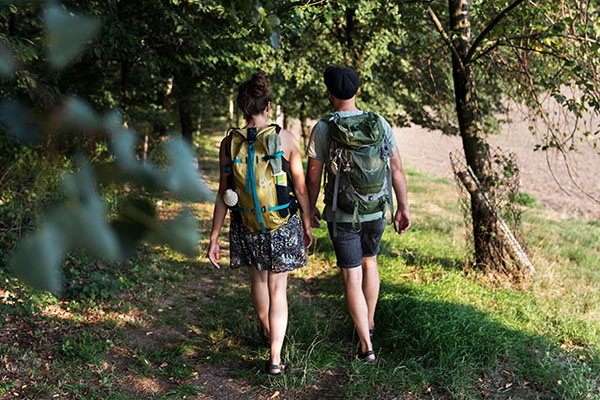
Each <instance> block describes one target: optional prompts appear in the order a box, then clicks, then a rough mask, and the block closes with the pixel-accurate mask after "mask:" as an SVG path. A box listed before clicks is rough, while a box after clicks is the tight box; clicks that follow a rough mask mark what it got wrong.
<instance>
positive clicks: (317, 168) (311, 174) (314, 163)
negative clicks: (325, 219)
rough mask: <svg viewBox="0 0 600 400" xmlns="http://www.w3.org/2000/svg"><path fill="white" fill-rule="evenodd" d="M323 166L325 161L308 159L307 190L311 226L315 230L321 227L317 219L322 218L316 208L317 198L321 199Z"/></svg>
mask: <svg viewBox="0 0 600 400" xmlns="http://www.w3.org/2000/svg"><path fill="white" fill-rule="evenodd" d="M323 164H324V162H323V161H320V160H317V159H316V158H312V157H309V158H308V167H307V169H306V188H307V190H308V202H309V205H310V217H311V225H312V227H313V228H318V227H319V221H317V218H320V217H321V216H320V215H319V211H318V210H317V207H316V206H317V198H318V197H319V190H320V189H321V173H322V172H323Z"/></svg>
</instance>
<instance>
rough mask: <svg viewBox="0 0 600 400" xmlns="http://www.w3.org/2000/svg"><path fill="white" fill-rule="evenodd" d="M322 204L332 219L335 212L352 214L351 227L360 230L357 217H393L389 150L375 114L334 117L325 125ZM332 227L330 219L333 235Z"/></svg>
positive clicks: (390, 150) (390, 153) (379, 119)
mask: <svg viewBox="0 0 600 400" xmlns="http://www.w3.org/2000/svg"><path fill="white" fill-rule="evenodd" d="M329 137H330V147H329V157H328V159H327V168H326V178H325V179H326V183H325V204H329V205H331V210H332V212H333V213H334V215H335V212H336V210H337V209H338V208H339V209H340V210H342V211H344V212H345V213H348V214H352V227H353V229H354V230H357V227H356V225H357V224H358V226H359V228H358V229H360V219H359V216H360V215H363V214H372V213H376V212H378V211H384V210H385V207H386V204H389V206H390V211H391V213H392V215H393V214H394V205H393V196H392V174H391V169H390V167H389V163H388V160H389V158H390V157H391V156H392V148H391V145H390V143H389V140H388V139H387V137H386V136H385V130H384V128H383V124H382V122H381V118H380V117H379V116H378V115H377V114H375V113H363V114H359V115H352V116H348V117H339V116H336V115H335V114H334V117H333V119H332V120H331V121H330V122H329ZM335 234H336V223H335V218H334V235H335Z"/></svg>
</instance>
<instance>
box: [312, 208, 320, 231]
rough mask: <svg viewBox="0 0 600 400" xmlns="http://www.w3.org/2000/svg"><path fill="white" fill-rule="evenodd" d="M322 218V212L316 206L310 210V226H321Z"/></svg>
mask: <svg viewBox="0 0 600 400" xmlns="http://www.w3.org/2000/svg"><path fill="white" fill-rule="evenodd" d="M320 220H321V213H320V212H319V210H318V209H317V208H316V207H315V208H313V209H312V210H310V226H311V227H313V228H319V227H320V226H321V224H320V223H319V221H320Z"/></svg>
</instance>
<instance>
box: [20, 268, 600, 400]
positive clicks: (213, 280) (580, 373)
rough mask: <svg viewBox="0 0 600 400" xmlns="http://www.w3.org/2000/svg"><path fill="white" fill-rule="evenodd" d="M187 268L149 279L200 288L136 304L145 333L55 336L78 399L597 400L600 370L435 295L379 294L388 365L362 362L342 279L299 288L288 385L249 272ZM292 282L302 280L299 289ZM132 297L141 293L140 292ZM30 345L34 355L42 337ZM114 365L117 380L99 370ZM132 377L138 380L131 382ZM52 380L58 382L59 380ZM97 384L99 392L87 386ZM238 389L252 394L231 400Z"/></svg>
mask: <svg viewBox="0 0 600 400" xmlns="http://www.w3.org/2000/svg"><path fill="white" fill-rule="evenodd" d="M194 264H195V263H194ZM186 266H187V267H190V265H189V264H188V263H182V262H178V261H171V262H169V263H168V265H164V264H163V265H161V266H160V267H157V268H156V269H154V268H152V269H149V270H148V272H147V273H146V276H144V277H143V278H144V279H143V280H141V281H140V283H141V282H146V281H148V280H150V279H153V278H154V279H160V280H162V281H164V282H165V284H169V283H171V282H174V283H177V284H178V285H185V284H186V283H188V282H187V281H188V280H189V281H190V282H189V283H192V282H196V283H195V285H198V284H201V285H202V287H198V286H196V287H187V286H186V287H185V289H184V290H183V291H181V292H180V293H167V292H165V293H164V296H165V298H166V300H164V301H161V302H160V304H159V305H156V304H154V303H152V302H151V301H150V300H156V299H148V301H147V302H146V301H140V299H139V298H138V299H136V301H138V302H137V303H136V304H138V306H143V305H146V306H147V307H149V308H148V311H149V312H148V315H147V317H146V318H147V319H148V321H145V323H148V325H141V326H125V327H117V326H116V325H115V323H114V322H112V323H107V322H98V323H86V324H80V323H77V322H75V321H73V322H69V324H72V326H73V330H72V331H69V330H67V335H66V336H56V337H49V338H48V340H49V343H50V347H49V348H48V349H47V350H46V351H48V353H49V354H50V355H52V360H53V361H51V368H52V370H56V371H61V373H60V380H62V381H63V382H67V384H68V385H70V386H69V390H70V391H71V392H72V393H74V394H78V395H80V396H87V397H89V398H92V397H93V396H96V398H121V399H125V398H140V397H139V396H142V397H143V398H165V399H166V398H181V396H183V395H186V394H190V395H193V394H194V393H195V391H196V392H202V391H206V390H213V388H212V387H211V386H210V385H212V384H213V382H209V380H208V379H207V378H205V377H203V375H202V373H203V371H207V370H208V371H211V373H216V374H217V375H218V378H219V379H218V381H217V382H218V384H223V385H232V386H227V387H226V388H225V389H223V390H224V391H222V392H219V393H218V394H222V395H223V397H222V398H240V397H244V396H246V397H248V396H253V395H259V394H260V395H264V394H266V393H268V395H271V394H272V393H273V390H275V389H277V390H279V391H280V392H281V393H282V396H285V395H286V393H287V394H289V397H294V398H327V397H332V396H337V397H338V398H343V397H346V398H382V399H384V398H395V397H397V396H398V394H401V393H404V394H406V393H408V392H412V393H417V394H421V393H424V391H425V390H429V389H430V388H431V389H430V391H429V392H427V395H423V396H422V397H423V398H430V396H435V397H436V398H474V397H480V396H481V393H485V392H491V393H495V394H497V396H499V398H508V397H509V396H510V395H512V396H513V398H560V399H569V398H571V399H578V398H585V396H586V395H587V394H588V393H596V392H593V391H594V390H596V388H595V387H596V386H595V385H597V384H598V382H597V381H596V379H597V376H598V374H599V369H600V367H599V366H598V364H597V361H596V364H594V362H595V361H594V360H593V359H590V356H589V355H587V356H588V358H587V360H588V363H587V364H586V363H584V362H582V361H580V360H578V358H577V355H576V354H565V353H562V352H561V351H560V349H559V348H557V347H556V346H555V345H553V344H552V343H550V342H548V341H547V340H546V339H544V338H542V337H540V336H538V335H532V334H529V333H526V332H522V331H519V330H515V329H512V328H509V327H507V326H505V325H503V324H501V323H499V322H498V321H495V320H494V318H493V316H492V315H489V314H487V313H485V312H482V311H481V310H479V309H477V308H475V307H472V306H469V305H465V304H460V303H452V302H447V301H443V300H431V295H428V294H427V293H425V292H424V291H420V290H417V289H414V288H411V287H409V286H407V285H403V284H390V283H386V282H383V283H382V286H381V294H380V301H379V305H378V309H377V313H376V326H377V336H376V339H375V342H374V348H375V350H376V351H377V353H378V356H379V358H380V363H379V365H378V366H365V365H362V364H360V363H358V362H355V361H353V357H354V355H355V354H356V350H357V341H358V340H357V338H356V335H355V334H354V329H353V325H352V322H351V320H350V318H349V317H348V313H347V311H346V304H345V300H344V291H343V284H342V282H341V279H340V277H339V274H337V273H335V274H333V273H323V274H321V275H319V276H316V277H314V278H309V279H302V278H291V279H290V280H291V284H290V290H289V296H288V297H289V308H290V314H289V326H288V331H287V337H286V342H285V346H284V351H283V358H284V360H285V362H286V364H287V367H288V368H287V373H286V374H285V376H284V377H283V378H282V379H279V380H272V379H270V378H268V377H266V376H265V375H264V374H263V373H262V372H261V367H262V365H263V362H264V360H265V359H266V357H267V355H268V350H267V349H266V348H265V347H264V346H262V345H261V344H260V341H259V340H258V336H257V334H256V319H255V318H254V311H253V309H252V304H251V301H250V296H249V289H248V282H247V271H240V270H237V271H229V270H228V269H224V270H223V271H220V272H218V273H216V272H215V273H214V274H213V273H212V272H208V271H211V270H210V267H209V266H208V264H206V263H198V264H195V265H194V266H193V268H192V267H190V269H189V270H185V269H184V268H185V267H186ZM196 268H202V269H204V268H207V269H208V270H202V271H197V270H196ZM194 270H196V272H194ZM184 271H185V272H184ZM190 271H191V272H190ZM137 273H143V271H138V272H137ZM188 274H192V275H194V279H192V277H190V276H188ZM202 279H207V280H208V281H207V284H204V283H202V282H203V281H202ZM293 280H299V281H300V280H302V281H303V282H301V283H302V284H300V285H294V284H293ZM209 283H210V284H209ZM166 287H167V286H165V288H166ZM165 288H162V289H163V290H165ZM156 289H158V287H157V288H155V290H156ZM131 292H132V294H133V295H135V294H136V292H139V294H140V295H141V287H140V289H135V288H132V290H131ZM169 296H170V297H169ZM167 300H168V301H167ZM152 307H154V308H152ZM158 307H160V308H158ZM80 312H82V313H85V312H86V310H84V309H82V310H81V311H80ZM32 335H35V333H33V334H32ZM20 340H21V339H20ZM31 341H32V343H33V344H32V345H33V346H34V349H37V347H36V346H37V344H35V342H34V341H35V338H33V337H32V338H31ZM22 343H24V344H25V343H27V342H26V341H22ZM22 347H24V346H23V345H22ZM19 351H22V350H21V349H20V350H19ZM40 351H44V350H41V349H40ZM18 356H19V357H21V356H23V353H19V354H18ZM17 358H18V357H17ZM41 359H42V360H43V359H44V357H42V358H41ZM36 362H39V361H36ZM105 362H106V363H108V364H109V365H110V368H111V369H110V371H112V372H110V373H108V372H106V371H105V370H103V369H101V368H100V367H101V366H102V365H103V364H104V363H105ZM102 368H104V367H102ZM503 370H504V371H506V373H503V372H502V371H503ZM197 373H198V374H200V376H197V375H196V374H197ZM124 375H126V376H128V378H127V379H133V378H135V379H133V380H125V379H124V378H122V376H124ZM55 378H56V379H57V380H58V379H59V375H56V373H55ZM104 378H106V381H105V382H104V381H102V379H104ZM138 378H139V379H138ZM98 379H100V382H101V383H100V384H97V383H94V384H93V385H92V386H89V384H90V382H97V381H98ZM136 379H137V380H136ZM559 381H560V383H558V382H559ZM76 382H81V383H76ZM132 382H133V383H132ZM140 382H141V383H140ZM144 382H146V383H147V385H146V386H143V385H142V383H144ZM205 382H209V383H208V384H205ZM236 382H237V386H236ZM239 382H242V383H241V384H240V383H239ZM524 382H528V383H527V385H525V384H524ZM507 385H508V386H507ZM241 386H243V387H244V388H245V389H244V393H243V394H242V393H239V396H233V395H232V396H228V395H227V393H234V392H235V390H238V391H239V390H240V387H241ZM56 389H57V386H56V384H49V385H48V386H47V388H46V389H44V388H43V387H41V388H39V391H37V392H35V393H34V392H31V393H29V394H31V395H32V396H33V397H35V396H38V397H39V396H45V395H51V394H52V393H54V391H55V390H56ZM32 390H33V389H32ZM36 390H38V389H36ZM214 390H216V389H214ZM153 391H154V392H153ZM109 394H110V396H109ZM92 395H93V396H92ZM104 396H107V397H104ZM119 396H120V397H119Z"/></svg>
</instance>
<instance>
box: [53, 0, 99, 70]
mask: <svg viewBox="0 0 600 400" xmlns="http://www.w3.org/2000/svg"><path fill="white" fill-rule="evenodd" d="M44 23H45V25H46V33H47V40H48V60H49V61H50V64H51V65H52V66H53V67H54V68H58V69H61V68H64V67H65V66H66V65H67V64H68V63H69V62H70V61H71V60H72V59H73V58H74V57H76V56H77V55H78V54H79V52H80V51H81V50H82V49H83V48H84V46H85V45H86V44H87V42H88V41H89V40H91V39H92V38H93V37H94V35H95V34H96V32H97V31H98V26H99V25H98V23H97V21H96V20H94V19H92V18H89V17H83V16H77V15H75V14H73V13H69V12H67V11H66V10H65V9H64V8H62V7H60V6H56V5H53V6H49V7H47V8H46V9H45V10H44Z"/></svg>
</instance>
